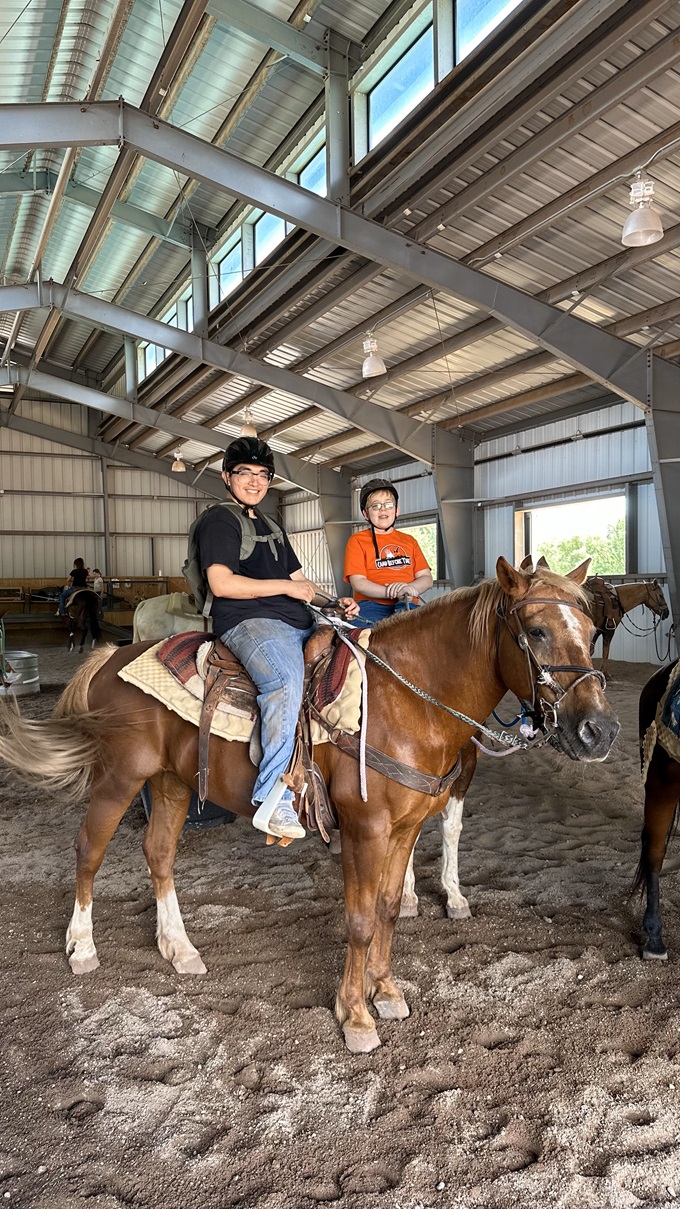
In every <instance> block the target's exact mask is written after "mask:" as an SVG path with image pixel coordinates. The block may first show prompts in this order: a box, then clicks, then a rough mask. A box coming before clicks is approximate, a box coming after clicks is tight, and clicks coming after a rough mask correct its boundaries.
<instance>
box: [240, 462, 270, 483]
mask: <svg viewBox="0 0 680 1209" xmlns="http://www.w3.org/2000/svg"><path fill="white" fill-rule="evenodd" d="M231 473H232V474H233V475H236V477H237V478H241V479H255V481H256V482H258V483H268V482H269V480H270V478H271V475H270V473H269V471H268V470H246V468H245V466H242V467H241V469H240V470H232V471H231Z"/></svg>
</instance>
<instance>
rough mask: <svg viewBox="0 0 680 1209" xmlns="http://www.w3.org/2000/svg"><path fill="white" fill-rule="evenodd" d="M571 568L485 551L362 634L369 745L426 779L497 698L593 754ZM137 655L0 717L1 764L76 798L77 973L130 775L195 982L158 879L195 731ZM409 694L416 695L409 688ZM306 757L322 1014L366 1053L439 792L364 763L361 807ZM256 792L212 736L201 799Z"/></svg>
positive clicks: (182, 811)
mask: <svg viewBox="0 0 680 1209" xmlns="http://www.w3.org/2000/svg"><path fill="white" fill-rule="evenodd" d="M586 570H587V564H585V563H584V564H583V565H582V566H581V567H578V568H576V570H575V571H573V572H571V575H570V576H568V577H566V578H563V577H562V576H559V575H553V574H551V573H550V572H549V571H544V572H541V573H540V574H532V575H528V574H525V573H522V572H521V571H516V570H515V569H514V568H513V567H511V566H510V564H509V563H508V562H506V560H505V559H504V558H500V559H499V560H498V563H497V567H496V578H495V579H493V580H486V581H484V582H483V583H480V584H477V585H475V586H473V587H470V588H459V589H458V591H456V592H452V593H450V594H449V595H447V596H442V597H439V598H438V599H437V600H434V601H432V602H431V603H430V604H427V605H423V606H422V607H421V608H419V609H417V610H414V611H413V612H411V613H408V614H406V613H404V614H396V615H395V616H394V617H392V618H390V619H389V620H387V621H384V622H381V623H380V624H379V625H377V626H376V627H375V629H374V631H373V634H372V637H371V648H370V649H371V651H373V653H374V654H375V655H376V656H378V657H379V659H380V660H382V664H381V665H379V664H376V663H374V662H372V661H371V659H368V660H367V664H366V672H367V676H368V700H369V702H370V710H369V715H368V718H367V741H368V743H369V744H370V745H371V746H372V747H374V748H376V749H377V750H378V751H379V752H383V753H384V754H386V755H387V756H388V757H392V758H394V759H395V760H399V761H401V762H402V763H404V764H408V765H409V766H410V767H411V768H415V769H420V770H422V771H423V772H428V773H431V774H433V775H434V776H435V777H442V776H444V775H445V774H446V773H447V772H448V771H450V770H452V769H453V768H454V766H455V764H456V761H457V757H458V753H459V752H460V750H461V748H462V747H463V746H464V745H465V743H466V742H467V741H468V739H469V738H470V735H471V734H473V733H474V731H475V729H476V724H475V722H474V721H472V722H471V719H475V718H479V719H482V718H485V717H487V715H488V714H489V712H490V711H491V709H492V708H493V706H494V705H495V704H496V702H497V701H499V700H500V699H501V697H502V696H503V695H504V693H505V692H506V691H508V690H509V691H512V692H514V693H515V694H516V695H517V696H518V697H520V698H528V699H529V700H531V701H533V702H534V705H535V709H536V711H537V712H538V713H539V715H541V716H542V717H543V718H544V719H545V725H546V728H547V729H548V730H549V732H550V738H551V742H552V744H553V745H554V746H555V747H557V748H558V749H559V750H561V751H562V752H563V753H564V754H565V755H567V756H568V757H569V758H570V759H572V760H579V761H591V760H603V759H604V758H605V757H606V755H607V753H608V751H609V749H610V747H611V744H612V742H613V741H614V738H615V736H616V734H617V731H618V729H619V724H618V722H617V720H616V717H615V715H614V714H613V712H612V709H611V706H610V705H609V703H608V701H607V700H606V699H605V696H604V693H603V689H602V677H601V675H600V673H599V672H596V671H595V670H594V669H593V666H592V663H591V659H590V653H589V651H590V644H591V641H592V638H593V628H592V623H591V621H590V618H589V617H587V616H586V614H585V613H584V612H583V605H584V596H583V593H582V591H581V588H580V587H579V585H580V584H581V583H582V582H583V579H584V577H585V574H586ZM144 649H148V647H147V645H145V644H142V645H141V647H140V646H137V647H135V646H131V647H130V646H128V647H121V648H116V647H114V648H107V649H105V650H102V651H100V652H96V653H95V654H93V655H92V656H91V657H90V659H89V660H88V662H87V664H85V665H84V667H83V668H82V669H81V670H80V671H79V672H78V673H77V674H76V675H75V676H74V678H73V680H72V681H71V683H70V684H69V685H68V686H67V688H66V690H65V691H64V693H63V694H62V696H61V698H60V700H59V702H58V704H57V707H56V709H55V712H54V715H53V717H52V718H51V719H49V720H48V721H44V722H33V721H24V720H23V719H21V718H20V717H18V716H17V715H16V714H15V713H14V712H13V711H10V710H5V711H3V714H2V715H0V716H1V717H2V725H1V726H0V759H3V760H4V761H5V762H6V763H7V764H9V765H11V767H12V768H13V769H14V770H15V772H16V773H17V774H18V775H20V776H21V777H22V778H23V779H24V780H27V781H28V782H29V783H31V784H35V785H38V786H40V787H42V788H48V787H51V788H52V790H53V791H55V792H60V793H61V794H65V795H69V796H70V797H71V798H76V797H79V796H83V795H84V794H85V793H87V792H89V794H90V804H89V808H88V811H87V815H86V817H85V821H84V823H83V826H82V828H81V831H80V834H79V836H78V840H77V844H76V851H77V878H76V902H75V907H74V910H73V915H72V918H71V922H70V924H69V927H68V931H67V935H66V951H67V953H68V955H69V959H70V963H71V968H72V970H73V971H74V973H77V974H83V973H86V972H87V971H89V970H93V969H95V968H96V966H97V965H98V958H97V953H96V949H95V945H94V939H93V934H92V888H93V881H94V876H95V874H96V872H97V870H98V868H99V866H100V864H101V862H102V859H103V857H104V852H105V850H106V846H107V844H108V842H109V840H110V839H111V837H112V836H113V834H114V832H115V830H116V828H117V826H118V823H119V822H120V820H121V818H122V817H123V815H124V814H125V811H126V810H127V808H128V805H129V804H130V802H131V801H132V799H133V798H134V796H135V794H136V793H137V792H138V791H139V789H140V788H141V786H142V785H143V783H144V781H146V780H149V781H150V782H151V786H152V790H153V810H152V813H151V819H150V822H149V826H148V828H147V831H146V835H145V839H144V854H145V857H146V862H147V865H148V868H149V871H150V874H151V880H152V883H153V887H154V891H155V895H156V900H157V910H158V925H157V938H158V947H159V949H160V951H161V953H162V955H163V956H164V957H165V958H167V959H168V960H169V961H171V962H172V963H173V965H174V967H175V969H176V970H177V971H178V972H179V973H187V974H189V973H193V974H199V973H203V972H204V971H205V966H204V965H203V962H202V960H201V957H200V955H199V953H198V951H197V950H196V949H195V948H194V946H193V944H192V943H191V941H190V940H189V938H188V936H187V934H186V931H185V929H184V924H183V921H182V917H181V914H180V910H179V906H178V902H177V897H176V894H175V888H174V881H173V864H174V859H175V851H176V847H177V839H178V836H179V834H180V832H181V830H182V826H183V824H184V820H185V818H186V814H187V808H188V805H189V800H190V797H191V790H192V786H193V785H194V784H195V781H196V774H197V769H198V728H197V727H195V726H193V725H192V724H191V723H190V722H186V721H185V720H184V719H183V718H181V717H180V716H179V715H178V714H175V713H173V712H171V711H170V710H169V709H167V708H166V707H165V706H164V705H161V704H160V702H158V701H156V700H155V699H154V698H152V697H149V696H147V695H146V694H144V693H143V692H142V691H141V690H140V689H138V688H136V687H135V686H134V685H132V684H130V683H128V682H126V681H123V680H121V679H120V677H119V676H118V671H119V670H120V669H121V668H123V667H124V666H126V665H127V664H128V663H130V662H131V661H132V660H133V659H135V658H136V656H137V655H138V654H140V653H141V650H144ZM409 682H410V684H409ZM414 684H415V685H420V686H422V687H423V689H425V688H426V689H427V693H428V695H427V696H426V697H425V696H420V695H418V694H416V693H414V692H413V689H412V688H411V687H410V685H414ZM461 712H462V713H463V714H464V715H465V717H466V718H467V720H465V719H464V718H461V716H460V713H461ZM314 756H315V759H316V760H317V763H318V765H319V768H320V769H321V773H322V775H323V776H324V778H325V780H326V784H327V786H328V791H329V795H330V798H331V801H332V802H333V804H334V806H335V809H336V811H337V814H338V818H339V824H340V833H341V838H342V866H343V877H344V884H345V919H346V926H347V935H348V946H347V960H346V965H345V971H344V974H343V978H342V982H341V985H340V989H339V992H338V996H337V1000H336V1015H337V1017H338V1019H339V1021H340V1024H341V1025H342V1027H343V1031H344V1035H345V1040H346V1043H347V1046H348V1048H349V1049H350V1050H351V1051H352V1052H355V1053H366V1052H368V1051H370V1050H372V1049H374V1048H375V1046H376V1045H379V1044H380V1040H379V1037H378V1034H377V1031H376V1027H375V1022H374V1019H373V1017H372V1016H371V1014H370V1012H369V1011H368V1007H367V1003H366V997H367V996H369V997H370V999H371V1000H372V1002H373V1005H374V1007H375V1009H376V1011H377V1013H378V1015H379V1016H380V1017H382V1018H383V1019H392V1020H395V1019H399V1020H400V1019H403V1018H404V1017H406V1016H408V1014H409V1009H408V1006H407V1004H406V1000H405V999H404V995H403V992H402V991H401V989H400V987H399V986H398V985H397V983H396V982H395V980H394V978H393V975H392V957H391V953H392V939H393V933H394V926H395V923H396V920H397V917H398V915H399V905H400V902H401V893H402V886H403V882H404V873H405V871H406V866H407V864H408V859H409V856H410V853H411V849H412V848H413V844H414V843H415V840H416V838H417V836H418V834H419V832H420V828H421V826H422V824H423V822H424V820H425V819H426V818H428V816H430V815H434V814H437V813H438V812H439V811H440V810H441V808H442V802H441V796H439V797H437V796H430V794H428V793H426V792H423V791H422V790H415V789H411V788H408V787H406V786H405V785H403V784H401V783H399V782H397V781H394V780H391V779H388V778H387V777H386V776H384V775H382V774H381V773H378V772H377V771H374V770H373V769H372V768H368V769H367V773H366V776H367V788H368V800H367V801H364V800H362V796H361V788H360V775H359V764H358V763H357V762H356V761H355V760H354V759H353V758H352V757H351V756H350V755H348V754H346V753H345V752H343V751H341V750H340V749H339V748H338V747H336V746H335V745H333V744H331V743H325V744H322V745H320V746H318V747H316V748H315V750H314ZM254 781H255V768H254V767H253V765H252V764H251V762H250V759H249V754H248V744H247V743H239V742H228V741H227V740H224V739H220V738H218V737H217V736H213V739H212V742H211V759H210V782H209V786H208V792H209V796H210V797H211V798H212V799H213V800H214V801H215V802H216V803H217V804H218V805H220V806H224V807H227V808H228V809H230V810H233V811H235V812H236V813H237V814H241V815H243V816H244V817H245V818H248V819H250V818H252V816H253V813H254V808H253V806H252V804H251V794H252V789H253V784H254Z"/></svg>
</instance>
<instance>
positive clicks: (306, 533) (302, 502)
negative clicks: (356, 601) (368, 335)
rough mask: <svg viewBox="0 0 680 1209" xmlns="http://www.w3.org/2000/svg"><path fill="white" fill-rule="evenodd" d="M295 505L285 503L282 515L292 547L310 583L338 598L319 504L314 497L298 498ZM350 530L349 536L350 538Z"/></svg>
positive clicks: (296, 497)
mask: <svg viewBox="0 0 680 1209" xmlns="http://www.w3.org/2000/svg"><path fill="white" fill-rule="evenodd" d="M295 501H296V502H293V503H288V502H284V504H283V507H282V510H281V515H282V519H283V526H284V528H285V530H286V532H287V534H288V537H289V538H290V544H291V546H292V547H293V549H294V551H295V553H296V554H297V556H298V558H299V559H300V562H301V563H302V570H303V571H304V573H305V575H307V576H308V577H309V579H311V580H313V581H314V583H315V584H318V586H319V587H320V588H323V590H324V592H328V594H329V596H334V595H335V593H336V591H337V588H336V585H335V580H334V578H333V569H332V567H331V560H330V557H329V554H328V545H327V543H326V534H325V532H324V528H323V518H322V515H321V509H320V507H319V501H318V500H317V499H316V498H315V497H314V496H310V497H308V498H306V499H305V498H300V497H298V496H295ZM349 532H350V531H349V527H348V530H347V536H348V537H349Z"/></svg>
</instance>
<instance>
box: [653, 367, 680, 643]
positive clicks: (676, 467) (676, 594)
mask: <svg viewBox="0 0 680 1209" xmlns="http://www.w3.org/2000/svg"><path fill="white" fill-rule="evenodd" d="M646 357H647V384H648V397H647V403H648V410H647V415H646V422H647V438H648V440H649V452H650V457H651V462H652V475H653V478H654V488H655V492H656V505H657V508H658V511H659V527H660V529H661V543H662V547H663V553H664V559H665V563H666V574H667V575H668V590H669V593H670V598H671V612H672V614H673V620H674V621H675V622H678V621H680V508H679V507H678V500H680V397H679V396H678V393H677V391H674V390H664V389H663V386H662V383H663V379H661V378H660V375H659V374H658V372H657V360H656V358H654V357H653V356H652V353H651V351H648V352H647V353H646Z"/></svg>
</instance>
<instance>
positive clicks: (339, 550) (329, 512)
mask: <svg viewBox="0 0 680 1209" xmlns="http://www.w3.org/2000/svg"><path fill="white" fill-rule="evenodd" d="M317 469H318V471H319V508H320V511H321V516H322V519H323V527H324V531H325V534H326V545H327V547H328V556H329V558H330V561H331V567H332V569H333V579H334V580H335V591H336V592H337V594H338V596H343V595H344V591H345V590H344V582H345V572H344V567H345V546H346V545H347V539H348V537H349V535H350V533H351V526H350V524H349V522H350V521H351V519H352V480H351V479H350V477H349V475H346V474H337V473H336V472H335V471H334V470H326V469H324V467H323V466H319V467H317Z"/></svg>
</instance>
